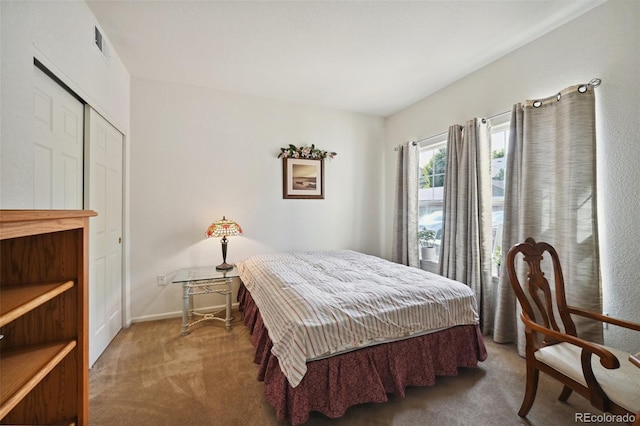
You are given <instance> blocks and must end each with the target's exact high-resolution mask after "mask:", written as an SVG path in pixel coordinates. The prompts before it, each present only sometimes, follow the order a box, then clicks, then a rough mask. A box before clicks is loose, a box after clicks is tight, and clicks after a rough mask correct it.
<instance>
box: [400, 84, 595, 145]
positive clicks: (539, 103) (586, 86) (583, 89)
mask: <svg viewBox="0 0 640 426" xmlns="http://www.w3.org/2000/svg"><path fill="white" fill-rule="evenodd" d="M601 83H602V80H600V79H599V78H592V79H591V81H589V82H588V83H586V84H581V85H579V86H578V92H580V93H584V92H586V91H587V90H588V89H589V86H591V87H593V88H596V87H598V86H600V84H601ZM560 97H561V93H560V92H558V93H556V94H555V95H552V96H549V97H547V98H544V99H537V100H535V101H533V103H532V105H533V107H534V108H538V107H540V106H542V104H543V102H544V101H547V100H549V99H553V98H556V99H558V100H560ZM509 113H511V111H505V112H501V113H499V114H494V115H492V116H489V117H483V118H482V122H483V123H486V121H487V120H491V119H493V118H496V117H500V116H501V115H504V114H509ZM448 133H449V131H446V132H442V133H438V134H437V135H433V136H429V137H428V138H423V139H419V140H417V141H413V142H411V144H412V145H413V146H416V145H417V144H419V143H421V142H424V141H426V140H429V139H433V138H438V137H441V136H444V135H447V134H448ZM398 148H399V146H396V147H395V148H394V149H393V150H394V151H397V150H398Z"/></svg>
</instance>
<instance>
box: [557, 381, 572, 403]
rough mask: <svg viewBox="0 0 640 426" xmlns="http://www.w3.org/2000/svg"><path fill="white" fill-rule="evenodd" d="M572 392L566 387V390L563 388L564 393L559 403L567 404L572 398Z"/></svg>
mask: <svg viewBox="0 0 640 426" xmlns="http://www.w3.org/2000/svg"><path fill="white" fill-rule="evenodd" d="M571 392H573V389H571V388H570V387H569V386H567V385H565V386H564V388H562V393H561V394H560V396H559V397H558V401H562V402H567V399H569V397H570V396H571Z"/></svg>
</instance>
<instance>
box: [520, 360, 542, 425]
mask: <svg viewBox="0 0 640 426" xmlns="http://www.w3.org/2000/svg"><path fill="white" fill-rule="evenodd" d="M539 376H540V371H539V370H538V369H537V368H535V367H534V366H533V365H527V383H526V389H525V392H524V399H523V400H522V406H521V407H520V411H518V415H519V416H520V417H525V416H526V415H527V413H528V412H529V410H531V406H532V405H533V400H534V399H536V391H537V390H538V377H539Z"/></svg>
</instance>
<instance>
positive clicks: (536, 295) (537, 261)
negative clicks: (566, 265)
mask: <svg viewBox="0 0 640 426" xmlns="http://www.w3.org/2000/svg"><path fill="white" fill-rule="evenodd" d="M518 254H522V258H523V260H524V262H526V263H527V264H528V273H527V278H526V282H524V283H521V282H520V279H519V278H518V273H517V269H516V265H515V262H516V257H517V255H518ZM545 254H548V255H549V256H550V258H551V265H552V273H553V282H554V287H555V288H554V290H555V291H552V288H551V286H550V285H549V281H548V280H547V278H546V277H545V273H544V272H543V268H542V266H541V262H542V260H543V258H544V255H545ZM507 271H508V273H509V282H510V284H511V287H512V288H513V290H514V292H515V294H516V297H517V298H518V301H519V302H520V306H521V307H522V311H523V315H526V316H527V317H528V318H529V319H530V320H531V321H534V322H536V323H538V324H540V325H543V326H545V327H547V328H552V329H553V330H556V331H558V332H560V333H566V334H570V335H573V336H576V326H575V324H574V322H573V320H572V319H571V315H569V310H568V308H567V300H566V296H565V291H564V278H563V276H562V268H561V266H560V260H559V259H558V253H557V252H556V250H555V249H554V248H553V247H552V246H551V245H549V244H547V243H544V242H540V243H537V242H536V241H535V240H534V239H533V238H527V239H526V241H525V242H524V243H521V244H517V245H515V246H514V247H513V248H511V250H509V253H508V255H507ZM554 293H555V296H554ZM554 306H555V309H554ZM534 307H535V309H534ZM556 313H557V314H559V318H557V316H558V315H556ZM559 321H560V322H559ZM560 323H561V324H562V326H563V329H561V328H560V327H559V324H560ZM527 334H529V333H527ZM531 334H532V335H534V336H535V332H533V333H531ZM549 343H553V342H552V341H549V339H548V338H547V339H546V340H545V341H543V345H544V344H549Z"/></svg>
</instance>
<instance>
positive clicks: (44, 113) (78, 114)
mask: <svg viewBox="0 0 640 426" xmlns="http://www.w3.org/2000/svg"><path fill="white" fill-rule="evenodd" d="M33 73H34V75H33V83H34V84H33V125H32V130H33V208H35V209H81V208H82V178H83V161H84V160H83V141H84V138H83V114H84V113H83V108H84V107H83V104H82V103H81V102H80V101H79V100H78V99H76V98H75V97H74V96H72V95H71V94H70V93H69V92H67V91H66V90H65V89H63V88H62V87H61V86H60V85H59V84H58V83H56V82H55V81H53V80H52V79H51V78H50V77H49V76H48V75H46V74H45V73H44V72H42V71H41V70H40V69H39V68H38V67H36V66H35V65H34V67H33Z"/></svg>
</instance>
